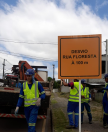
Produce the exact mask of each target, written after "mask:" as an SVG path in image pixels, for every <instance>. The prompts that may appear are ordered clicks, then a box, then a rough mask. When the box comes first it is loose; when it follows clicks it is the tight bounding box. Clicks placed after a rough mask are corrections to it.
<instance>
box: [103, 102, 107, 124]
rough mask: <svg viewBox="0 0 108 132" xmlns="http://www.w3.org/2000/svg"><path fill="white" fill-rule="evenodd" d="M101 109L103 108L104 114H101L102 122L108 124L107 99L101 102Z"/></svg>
mask: <svg viewBox="0 0 108 132" xmlns="http://www.w3.org/2000/svg"><path fill="white" fill-rule="evenodd" d="M103 110H104V116H103V124H104V125H105V124H108V101H104V102H103Z"/></svg>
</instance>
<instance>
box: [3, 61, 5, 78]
mask: <svg viewBox="0 0 108 132" xmlns="http://www.w3.org/2000/svg"><path fill="white" fill-rule="evenodd" d="M4 67H5V59H4V62H3V78H4Z"/></svg>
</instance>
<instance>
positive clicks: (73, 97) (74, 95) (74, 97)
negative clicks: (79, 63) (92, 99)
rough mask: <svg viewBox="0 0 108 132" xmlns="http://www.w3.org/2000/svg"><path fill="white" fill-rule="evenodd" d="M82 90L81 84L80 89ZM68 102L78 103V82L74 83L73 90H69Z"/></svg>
mask: <svg viewBox="0 0 108 132" xmlns="http://www.w3.org/2000/svg"><path fill="white" fill-rule="evenodd" d="M82 88H83V86H82V84H81V89H82ZM69 101H72V102H79V82H74V88H73V89H70V96H69Z"/></svg>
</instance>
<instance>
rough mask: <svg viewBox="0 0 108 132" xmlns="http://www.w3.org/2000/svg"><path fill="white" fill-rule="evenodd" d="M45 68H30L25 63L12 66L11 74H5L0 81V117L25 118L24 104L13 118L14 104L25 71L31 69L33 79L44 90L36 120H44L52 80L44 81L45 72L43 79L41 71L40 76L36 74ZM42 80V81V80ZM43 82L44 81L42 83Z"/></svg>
mask: <svg viewBox="0 0 108 132" xmlns="http://www.w3.org/2000/svg"><path fill="white" fill-rule="evenodd" d="M40 68H47V66H30V65H29V63H28V62H27V61H19V63H18V65H13V67H12V70H11V71H12V73H5V75H4V78H3V79H0V83H2V84H3V85H2V86H0V117H7V118H25V115H24V104H22V106H21V107H20V109H19V114H18V116H15V114H14V111H15V108H16V104H17V101H18V98H19V93H20V86H19V84H23V83H24V82H25V81H26V76H25V74H24V73H25V72H26V70H27V69H33V70H34V72H35V75H34V78H35V80H36V81H39V82H40V83H41V85H42V86H43V88H44V90H45V94H46V97H45V99H44V100H42V101H41V106H40V108H39V112H38V116H37V118H38V119H46V117H47V110H48V108H49V104H50V96H51V91H52V88H53V80H52V81H51V82H48V81H47V80H45V76H46V78H47V74H48V73H47V72H46V74H45V71H44V75H45V76H44V77H43V76H40V75H43V74H42V71H41V73H40V75H39V74H38V73H39V71H38V69H40ZM43 78H44V79H43ZM44 80H45V81H44Z"/></svg>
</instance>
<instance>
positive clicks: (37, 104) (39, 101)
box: [36, 98, 41, 106]
mask: <svg viewBox="0 0 108 132" xmlns="http://www.w3.org/2000/svg"><path fill="white" fill-rule="evenodd" d="M40 105H41V98H38V99H37V101H36V106H40Z"/></svg>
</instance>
